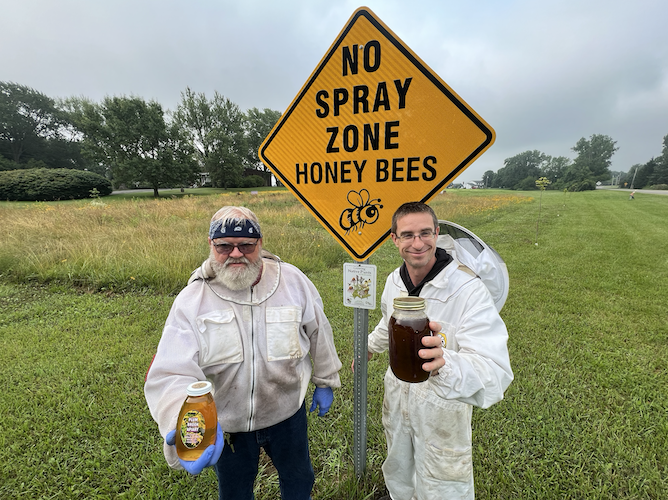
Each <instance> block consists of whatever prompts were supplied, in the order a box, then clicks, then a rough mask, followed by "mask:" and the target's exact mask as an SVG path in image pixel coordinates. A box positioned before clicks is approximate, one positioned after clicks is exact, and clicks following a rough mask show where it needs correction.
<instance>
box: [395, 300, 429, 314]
mask: <svg viewBox="0 0 668 500" xmlns="http://www.w3.org/2000/svg"><path fill="white" fill-rule="evenodd" d="M393 302H394V308H395V309H401V310H403V311H419V310H421V309H424V299H423V298H422V297H395V298H394V301H393Z"/></svg>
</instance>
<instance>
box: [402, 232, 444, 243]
mask: <svg viewBox="0 0 668 500" xmlns="http://www.w3.org/2000/svg"><path fill="white" fill-rule="evenodd" d="M434 236H436V233H435V232H434V231H432V230H431V229H428V230H425V231H421V232H420V233H419V234H413V233H401V234H400V235H398V236H397V238H399V241H401V242H402V243H408V242H412V241H413V240H415V238H420V240H422V241H425V240H431V239H432V238H433V237H434Z"/></svg>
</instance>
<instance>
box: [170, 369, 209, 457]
mask: <svg viewBox="0 0 668 500" xmlns="http://www.w3.org/2000/svg"><path fill="white" fill-rule="evenodd" d="M212 387H213V386H212V384H211V382H209V381H199V382H193V383H192V384H190V385H189V386H188V388H187V389H186V394H187V396H188V397H187V398H186V400H185V401H184V402H183V406H181V411H180V412H179V419H178V420H177V424H176V453H177V455H178V456H179V458H181V460H189V461H193V460H197V459H198V458H199V456H200V455H201V454H202V452H203V451H204V450H205V449H206V448H207V447H208V446H209V445H212V444H214V443H215V442H216V430H217V426H218V414H217V412H216V403H215V402H214V401H213V395H212V394H211V390H212Z"/></svg>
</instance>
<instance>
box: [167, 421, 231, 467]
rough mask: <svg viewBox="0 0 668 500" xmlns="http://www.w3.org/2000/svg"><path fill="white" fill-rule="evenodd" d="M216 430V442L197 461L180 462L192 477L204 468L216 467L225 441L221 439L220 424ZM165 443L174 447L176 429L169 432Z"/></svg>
mask: <svg viewBox="0 0 668 500" xmlns="http://www.w3.org/2000/svg"><path fill="white" fill-rule="evenodd" d="M217 425H218V428H217V429H216V442H215V443H214V444H212V445H211V446H207V447H206V450H204V452H203V453H202V454H201V455H200V457H199V458H198V459H197V460H181V459H180V458H179V462H181V466H182V467H183V468H184V469H185V470H187V471H188V472H190V473H191V474H192V475H193V476H196V475H197V474H199V473H200V472H202V471H203V470H204V468H205V467H211V466H212V465H216V462H218V459H219V458H220V454H221V453H223V446H225V439H224V437H223V431H222V429H221V428H220V424H217ZM165 443H167V444H168V445H170V446H174V443H176V429H174V430H173V431H169V432H168V433H167V435H166V436H165Z"/></svg>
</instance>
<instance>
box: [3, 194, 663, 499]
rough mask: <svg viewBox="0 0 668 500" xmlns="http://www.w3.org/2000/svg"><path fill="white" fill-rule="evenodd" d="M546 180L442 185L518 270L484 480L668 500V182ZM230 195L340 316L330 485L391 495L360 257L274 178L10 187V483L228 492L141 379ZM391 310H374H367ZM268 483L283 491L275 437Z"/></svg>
mask: <svg viewBox="0 0 668 500" xmlns="http://www.w3.org/2000/svg"><path fill="white" fill-rule="evenodd" d="M539 198H540V194H539V193H538V192H511V191H499V190H481V191H463V190H459V191H446V192H444V193H442V194H439V195H438V196H437V197H436V198H435V199H434V200H432V202H430V205H431V206H432V207H433V208H434V209H435V211H436V213H437V215H438V216H439V218H440V219H446V220H450V221H453V222H456V223H458V224H461V225H463V226H465V227H467V228H468V229H470V230H472V231H473V232H474V233H476V234H477V235H478V236H480V237H481V238H482V239H483V240H485V241H486V242H487V243H489V244H490V245H492V246H493V247H494V248H495V249H496V250H497V251H498V252H499V253H500V255H501V256H502V257H503V258H504V260H505V261H506V264H507V266H508V271H509V274H510V293H509V296H508V300H507V302H506V304H505V306H504V308H503V310H502V312H501V315H502V317H503V319H504V320H505V322H506V324H507V326H508V331H509V334H510V340H509V350H510V356H511V362H512V366H513V370H514V373H515V380H514V382H513V383H512V384H511V386H510V388H509V389H508V391H507V392H506V396H505V399H504V400H503V401H501V402H500V403H498V404H496V405H494V406H493V407H491V408H489V409H487V410H481V409H475V410H474V412H473V446H474V453H473V462H474V473H475V484H476V498H478V499H498V500H510V499H513V500H514V499H566V498H567V499H620V498H625V499H657V500H658V499H664V498H668V389H667V388H668V285H667V283H668V251H667V250H666V249H668V224H667V222H668V196H660V195H650V194H643V193H642V191H639V192H637V193H636V197H635V200H629V199H628V194H627V193H624V192H618V191H602V190H598V191H591V192H582V193H562V192H555V191H545V192H543V195H542V198H541V199H540V213H539ZM223 205H245V206H248V207H249V208H251V209H252V210H254V211H255V212H256V213H257V214H258V216H259V218H260V221H261V223H262V226H263V232H264V243H265V247H266V248H267V249H268V250H270V251H272V252H274V253H276V254H277V255H279V256H280V257H281V258H282V259H283V260H285V261H288V262H291V263H293V264H295V265H297V266H298V267H300V268H301V269H302V270H303V271H304V272H306V273H307V274H308V276H309V277H310V278H311V280H312V281H313V283H314V284H315V285H316V287H317V288H318V290H319V292H320V294H321V296H322V298H323V301H324V304H325V312H326V314H327V316H328V317H329V319H330V322H331V323H332V326H333V328H334V333H335V341H336V345H337V349H338V352H339V356H340V358H341V360H342V362H343V369H342V370H341V380H342V388H341V389H340V390H337V391H336V392H335V400H334V404H333V406H332V408H331V410H330V412H329V414H328V415H327V416H326V417H323V418H319V417H317V416H315V414H309V434H310V447H311V448H310V449H311V457H312V461H313V465H314V469H315V472H316V484H315V487H314V491H313V498H314V500H321V499H323V500H324V499H331V500H363V499H366V500H372V499H378V498H379V497H381V496H382V495H384V494H386V491H385V487H384V481H383V477H382V472H381V465H382V463H383V460H384V457H385V439H384V435H383V429H382V424H381V411H382V397H383V387H382V379H383V375H384V373H385V371H386V369H387V366H388V359H387V355H386V354H385V355H380V356H374V357H373V359H372V360H371V361H370V363H369V370H368V371H369V379H368V388H369V389H368V390H369V394H368V411H367V431H368V436H367V441H368V449H367V461H366V471H365V473H364V474H363V475H362V476H361V477H358V476H357V475H356V473H355V470H354V465H353V456H352V448H353V422H354V418H353V415H354V408H353V380H354V379H353V374H352V372H351V370H350V362H351V361H352V358H353V346H354V338H353V337H354V332H353V324H354V321H353V314H354V311H353V309H350V308H348V307H345V306H344V305H343V298H342V290H343V276H342V274H343V272H342V271H343V264H344V263H345V262H352V260H351V259H350V257H349V256H348V255H347V254H346V253H345V252H344V251H343V249H342V248H341V247H340V246H339V245H338V243H336V242H335V241H334V239H333V238H332V237H331V236H330V235H329V234H328V233H327V232H326V231H325V230H324V229H323V228H322V227H321V226H320V225H319V224H318V223H317V222H316V220H315V219H314V218H313V216H312V215H311V214H309V213H308V212H307V211H306V209H305V208H303V207H302V206H301V205H300V204H299V203H298V202H297V201H296V200H295V199H294V197H292V195H290V194H288V193H287V192H285V191H266V192H262V191H261V192H259V193H258V194H250V193H235V194H210V195H205V196H193V195H187V196H183V197H178V198H177V197H168V198H160V199H148V198H131V197H120V196H111V197H106V198H102V199H96V200H87V201H86V200H81V201H73V202H55V203H18V202H0V377H1V379H2V381H3V383H2V394H1V395H0V415H1V416H2V418H1V420H0V423H1V424H0V498H26V499H33V498H34V499H70V498H76V499H112V498H113V499H115V498H132V499H134V498H141V499H163V498H173V499H185V498H200V499H215V498H217V483H216V477H215V474H214V472H213V471H212V470H211V469H207V470H205V471H204V472H203V473H202V474H200V475H199V476H190V475H188V474H187V473H186V472H184V471H174V470H171V469H169V468H168V467H167V465H166V463H165V461H164V458H163V456H162V438H161V437H160V435H159V433H158V429H157V425H156V424H155V423H154V422H153V420H152V419H151V416H150V414H149V411H148V408H147V406H146V402H145V400H144V395H143V383H144V375H145V373H146V370H147V368H148V366H149V363H150V361H151V358H152V356H153V354H154V352H155V349H156V346H157V344H158V341H159V339H160V335H161V331H162V327H163V324H164V321H165V319H166V317H167V314H168V312H169V308H170V307H171V304H172V301H173V300H174V297H175V295H176V294H177V293H178V291H179V290H180V289H181V288H182V287H183V286H185V283H186V281H187V279H188V276H189V275H190V272H191V271H192V270H193V269H195V268H196V267H197V266H198V265H199V264H201V262H202V261H203V260H204V259H205V258H207V256H208V247H207V242H206V237H207V231H208V225H209V219H210V217H211V215H212V214H213V213H214V212H215V211H216V210H217V209H218V208H220V207H221V206H223ZM369 263H370V264H374V265H376V266H377V275H378V283H377V285H378V297H377V303H378V304H379V303H380V293H381V292H382V286H383V283H384V281H385V277H386V276H387V274H388V273H389V272H391V271H392V269H394V268H395V267H397V266H398V265H400V263H401V261H400V258H399V256H398V253H397V251H396V248H395V247H394V245H392V243H391V242H388V243H385V244H384V245H383V246H381V247H380V248H379V250H378V251H377V252H375V253H374V254H373V255H372V256H371V258H370V261H369ZM379 318H380V311H379V309H376V310H373V311H370V317H369V324H370V327H373V326H375V324H376V322H377V321H378V320H379ZM310 397H311V394H310V393H309V394H308V395H307V402H308V403H310ZM255 494H256V499H258V500H269V499H271V500H275V499H277V498H280V494H279V490H278V477H277V475H276V472H275V470H274V469H273V468H272V466H271V462H270V461H269V460H268V459H267V458H266V457H264V456H263V457H262V459H261V469H260V474H259V477H258V480H257V483H256V492H255Z"/></svg>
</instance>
